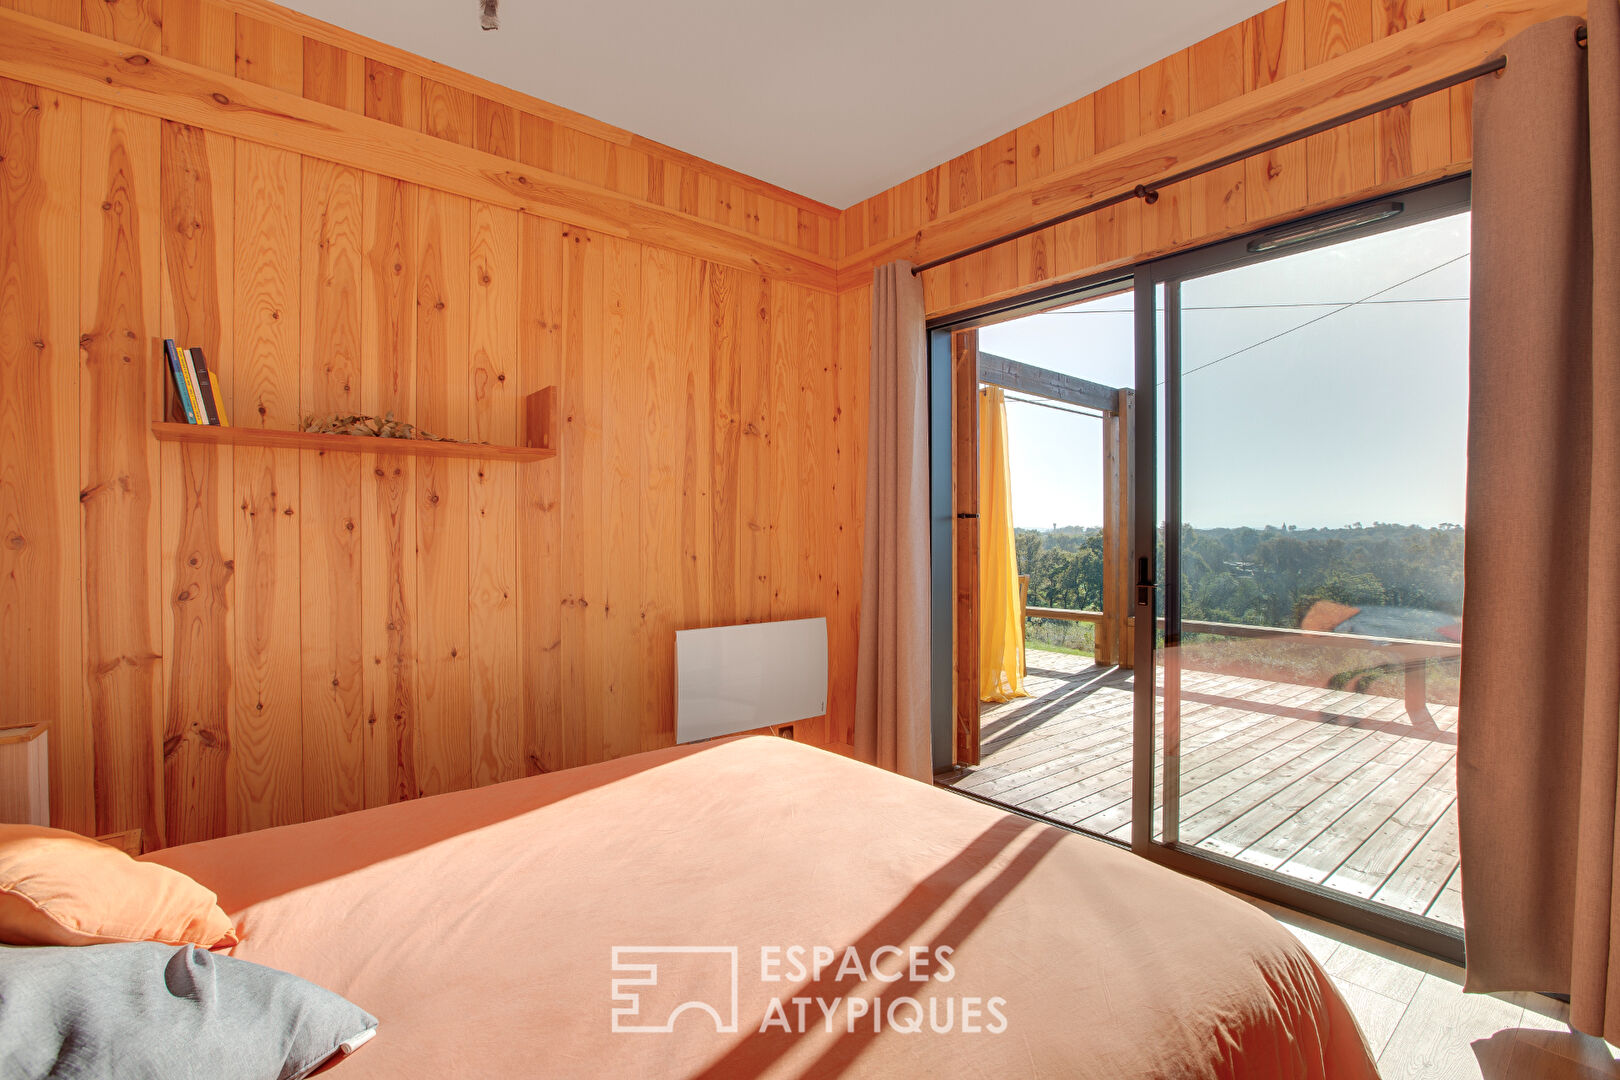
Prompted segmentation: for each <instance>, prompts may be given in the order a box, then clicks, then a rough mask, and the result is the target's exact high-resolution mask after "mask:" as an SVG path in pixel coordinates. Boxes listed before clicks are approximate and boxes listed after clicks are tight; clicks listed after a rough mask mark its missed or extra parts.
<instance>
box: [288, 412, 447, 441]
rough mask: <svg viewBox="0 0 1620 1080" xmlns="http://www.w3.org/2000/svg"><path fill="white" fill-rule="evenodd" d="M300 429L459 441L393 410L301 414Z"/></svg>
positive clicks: (367, 435)
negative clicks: (364, 413)
mask: <svg viewBox="0 0 1620 1080" xmlns="http://www.w3.org/2000/svg"><path fill="white" fill-rule="evenodd" d="M303 430H305V431H307V432H311V433H313V434H317V435H361V436H365V437H367V438H373V439H420V440H425V441H427V442H461V441H462V440H460V439H452V438H449V437H447V436H444V435H435V434H433V433H432V432H430V431H423V430H422V429H421V428H419V427H417V426H416V425H415V424H407V423H405V421H403V420H395V419H394V414H393V413H388V414H387V415H385V416H382V417H380V418H379V417H376V416H359V415H356V414H351V413H344V414H338V413H334V414H332V415H329V416H306V417H304V428H303Z"/></svg>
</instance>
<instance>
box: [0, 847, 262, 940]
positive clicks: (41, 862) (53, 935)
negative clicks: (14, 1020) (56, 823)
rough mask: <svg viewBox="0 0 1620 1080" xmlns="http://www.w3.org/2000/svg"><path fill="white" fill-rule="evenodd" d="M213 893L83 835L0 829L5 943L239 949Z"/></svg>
mask: <svg viewBox="0 0 1620 1080" xmlns="http://www.w3.org/2000/svg"><path fill="white" fill-rule="evenodd" d="M215 900H216V897H215V896H214V894H213V893H211V892H209V891H208V890H207V889H205V888H203V887H202V886H201V885H199V884H197V883H196V882H195V881H192V880H191V879H190V878H189V877H187V876H186V875H184V874H182V873H181V872H180V871H178V870H171V869H169V868H168V867H167V866H159V865H157V864H156V863H143V862H136V861H135V860H134V859H132V858H130V857H129V856H128V855H127V854H125V853H124V852H122V851H120V850H118V849H117V848H115V847H112V846H110V845H108V844H103V843H99V842H97V841H95V840H91V839H90V838H89V837H85V836H80V835H79V834H78V833H72V832H65V831H63V830H61V829H46V828H41V827H40V826H38V825H0V941H3V942H5V943H6V944H8V945H105V944H108V943H110V942H118V941H161V942H165V943H166V944H169V945H186V944H192V945H200V946H202V947H203V948H205V949H207V948H212V947H213V946H215V945H235V944H236V941H237V938H236V931H235V929H234V928H233V927H232V926H231V920H230V917H229V916H227V915H226V914H225V912H223V911H221V910H220V907H219V905H218V904H217V903H215Z"/></svg>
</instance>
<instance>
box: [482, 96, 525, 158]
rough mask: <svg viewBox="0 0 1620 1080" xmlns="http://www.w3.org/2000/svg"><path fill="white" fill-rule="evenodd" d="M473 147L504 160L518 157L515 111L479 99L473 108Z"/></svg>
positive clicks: (494, 102) (485, 99) (508, 107)
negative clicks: (497, 155)
mask: <svg viewBox="0 0 1620 1080" xmlns="http://www.w3.org/2000/svg"><path fill="white" fill-rule="evenodd" d="M473 110H474V111H473V120H474V129H473V145H474V146H476V147H478V149H480V150H483V151H484V152H485V153H490V154H499V155H500V156H501V157H504V158H512V159H514V160H515V159H516V158H517V156H518V130H517V110H516V109H514V108H512V106H510V105H505V104H502V103H501V102H499V101H491V100H489V99H488V98H485V97H481V98H478V99H477V100H476V101H475V102H474V106H473Z"/></svg>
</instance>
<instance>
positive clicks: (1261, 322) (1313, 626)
mask: <svg viewBox="0 0 1620 1080" xmlns="http://www.w3.org/2000/svg"><path fill="white" fill-rule="evenodd" d="M1468 238H1469V220H1468V215H1467V214H1459V215H1454V216H1452V217H1448V218H1443V219H1440V220H1436V221H1430V222H1425V223H1419V224H1414V225H1410V226H1407V227H1404V228H1399V229H1395V230H1392V231H1389V232H1385V233H1381V234H1378V235H1375V236H1369V237H1363V238H1360V239H1354V240H1348V241H1345V242H1342V243H1338V244H1334V245H1332V246H1329V247H1325V248H1320V249H1315V250H1307V251H1300V252H1297V253H1293V254H1289V255H1285V256H1282V257H1278V258H1273V259H1271V260H1270V261H1266V262H1260V263H1253V264H1249V265H1245V266H1240V267H1238V268H1235V269H1231V270H1226V271H1222V272H1219V273H1213V274H1210V275H1207V276H1204V277H1200V278H1196V279H1192V280H1188V281H1185V282H1183V283H1181V285H1180V287H1179V288H1180V294H1179V300H1180V315H1179V329H1180V335H1181V356H1180V388H1179V389H1180V412H1181V427H1180V446H1179V466H1180V509H1181V513H1180V522H1181V525H1180V529H1179V531H1178V532H1177V533H1175V534H1174V535H1172V536H1170V537H1169V538H1168V539H1169V541H1170V542H1169V543H1168V544H1166V545H1165V546H1166V548H1167V553H1168V556H1169V558H1170V559H1171V560H1172V561H1173V564H1174V568H1175V569H1176V570H1177V571H1178V573H1177V574H1176V575H1175V578H1174V584H1175V587H1176V590H1177V591H1176V593H1175V597H1174V599H1175V601H1176V603H1175V604H1173V605H1172V607H1176V606H1179V609H1180V610H1179V613H1178V612H1175V611H1173V610H1172V611H1171V612H1169V613H1167V625H1166V627H1165V632H1166V634H1167V635H1168V641H1169V646H1168V647H1167V648H1166V650H1165V653H1164V655H1163V656H1162V657H1161V660H1162V662H1163V666H1162V669H1161V672H1160V677H1161V680H1162V681H1161V684H1160V685H1161V688H1162V694H1161V696H1160V698H1159V706H1160V717H1159V735H1160V747H1161V753H1162V755H1163V768H1164V774H1163V776H1162V778H1161V779H1162V780H1164V781H1167V784H1166V785H1165V791H1164V794H1163V797H1164V799H1165V800H1166V801H1167V802H1168V803H1169V804H1170V805H1169V807H1168V808H1167V809H1168V810H1169V812H1168V813H1166V814H1165V815H1164V816H1163V817H1162V818H1160V819H1157V820H1156V823H1155V824H1156V829H1155V837H1156V838H1157V839H1160V840H1163V841H1166V842H1175V843H1179V844H1182V845H1190V846H1194V847H1196V848H1198V849H1201V850H1203V851H1206V852H1211V853H1215V854H1218V855H1222V856H1226V857H1229V858H1232V859H1235V860H1238V861H1239V862H1241V863H1244V864H1248V865H1250V866H1253V867H1258V868H1261V869H1263V870H1266V871H1270V872H1274V873H1278V874H1281V875H1284V876H1286V877H1289V878H1293V879H1297V880H1300V881H1303V882H1308V883H1311V884H1313V885H1317V886H1321V887H1324V888H1326V889H1329V890H1332V891H1337V892H1342V893H1344V894H1346V895H1348V896H1352V897H1357V898H1360V899H1363V900H1369V901H1372V902H1373V903H1375V904H1380V905H1387V906H1389V907H1392V908H1396V909H1399V910H1401V911H1404V912H1407V913H1410V914H1414V915H1422V916H1426V917H1428V918H1432V919H1436V920H1439V921H1442V922H1447V923H1452V924H1457V925H1460V922H1461V917H1462V914H1461V902H1460V901H1461V893H1460V887H1459V878H1458V874H1457V863H1458V859H1457V825H1456V773H1455V751H1456V731H1457V723H1458V715H1457V672H1458V663H1459V658H1460V655H1461V650H1462V595H1463V561H1462V554H1463V539H1464V528H1463V497H1464V477H1465V469H1466V458H1465V449H1466V418H1467V408H1468V273H1469V267H1468V251H1469V247H1468ZM1163 460H1168V459H1167V458H1166V459H1163ZM1171 494H1172V495H1174V493H1173V492H1172V493H1171ZM1164 518H1165V515H1161V518H1160V520H1161V521H1163V520H1164ZM1165 540H1166V537H1165V536H1164V535H1163V534H1161V544H1165ZM1160 580H1161V581H1163V580H1167V579H1165V578H1161V579H1160ZM1178 615H1179V618H1178V617H1177V616H1178Z"/></svg>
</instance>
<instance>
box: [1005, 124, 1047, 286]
mask: <svg viewBox="0 0 1620 1080" xmlns="http://www.w3.org/2000/svg"><path fill="white" fill-rule="evenodd" d="M1055 119H1056V118H1055V116H1054V115H1053V114H1052V113H1047V114H1046V115H1045V116H1043V117H1041V118H1040V119H1039V120H1036V121H1033V122H1032V123H1028V124H1025V125H1024V126H1023V127H1021V128H1019V129H1018V132H1017V139H1018V183H1019V184H1020V185H1022V184H1031V183H1034V182H1035V181H1036V180H1039V179H1040V178H1041V177H1043V176H1045V175H1047V174H1048V173H1050V172H1051V171H1052V141H1053V138H1054V123H1055ZM1056 242H1057V235H1056V230H1054V229H1042V230H1041V231H1040V232H1038V233H1035V234H1033V235H1031V236H1025V237H1022V238H1020V239H1019V240H1018V241H1017V243H1016V245H1015V249H1016V251H1017V253H1018V254H1017V263H1018V284H1020V285H1032V284H1034V283H1035V282H1037V281H1045V280H1046V279H1047V278H1049V277H1051V276H1052V270H1053V266H1054V262H1053V250H1052V248H1053V245H1054V244H1055V243H1056Z"/></svg>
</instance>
